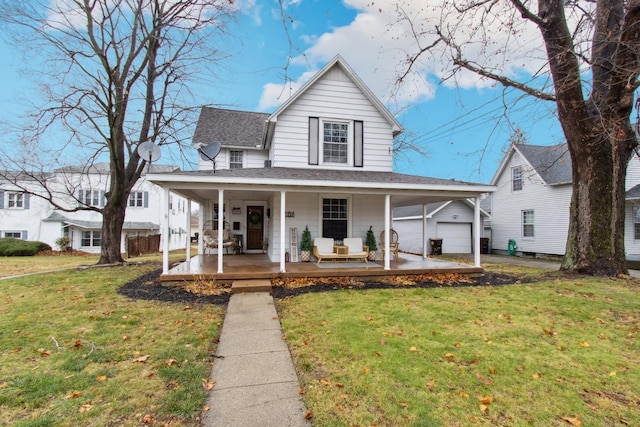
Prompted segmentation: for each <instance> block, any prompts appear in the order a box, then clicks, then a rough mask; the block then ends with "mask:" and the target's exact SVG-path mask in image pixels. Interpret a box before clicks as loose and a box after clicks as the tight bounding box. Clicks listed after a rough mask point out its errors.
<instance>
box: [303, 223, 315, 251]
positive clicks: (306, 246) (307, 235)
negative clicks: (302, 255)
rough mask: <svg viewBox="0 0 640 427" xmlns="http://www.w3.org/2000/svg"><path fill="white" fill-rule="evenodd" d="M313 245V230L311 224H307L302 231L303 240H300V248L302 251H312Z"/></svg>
mask: <svg viewBox="0 0 640 427" xmlns="http://www.w3.org/2000/svg"><path fill="white" fill-rule="evenodd" d="M312 247H313V242H312V241H311V232H310V231H309V226H308V225H307V226H306V227H305V228H304V231H303V232H302V240H301V241H300V250H301V251H310V250H311V249H312Z"/></svg>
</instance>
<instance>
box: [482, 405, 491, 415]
mask: <svg viewBox="0 0 640 427" xmlns="http://www.w3.org/2000/svg"><path fill="white" fill-rule="evenodd" d="M488 410H489V407H488V406H487V405H480V412H482V413H483V414H485V413H486V412H487V411H488Z"/></svg>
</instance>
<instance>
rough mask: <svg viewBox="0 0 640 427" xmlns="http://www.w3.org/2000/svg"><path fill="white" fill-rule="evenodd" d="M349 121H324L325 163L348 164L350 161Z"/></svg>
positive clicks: (323, 158)
mask: <svg viewBox="0 0 640 427" xmlns="http://www.w3.org/2000/svg"><path fill="white" fill-rule="evenodd" d="M349 135H350V132H349V123H348V122H340V121H323V122H322V138H323V139H322V161H323V163H340V164H348V162H349Z"/></svg>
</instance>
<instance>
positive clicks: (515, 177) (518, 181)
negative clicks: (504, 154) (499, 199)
mask: <svg viewBox="0 0 640 427" xmlns="http://www.w3.org/2000/svg"><path fill="white" fill-rule="evenodd" d="M511 190H512V191H520V190H522V166H514V167H512V168H511Z"/></svg>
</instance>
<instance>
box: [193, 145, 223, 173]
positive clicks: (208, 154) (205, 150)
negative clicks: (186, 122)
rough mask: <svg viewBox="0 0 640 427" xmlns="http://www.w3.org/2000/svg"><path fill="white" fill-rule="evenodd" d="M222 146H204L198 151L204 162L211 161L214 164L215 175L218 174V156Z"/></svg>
mask: <svg viewBox="0 0 640 427" xmlns="http://www.w3.org/2000/svg"><path fill="white" fill-rule="evenodd" d="M221 148H222V145H220V143H219V142H212V143H211V144H208V145H205V146H202V147H200V148H199V149H198V151H199V152H200V158H201V159H202V160H209V161H211V163H212V164H213V173H216V156H217V155H218V154H219V153H220V149H221Z"/></svg>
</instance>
